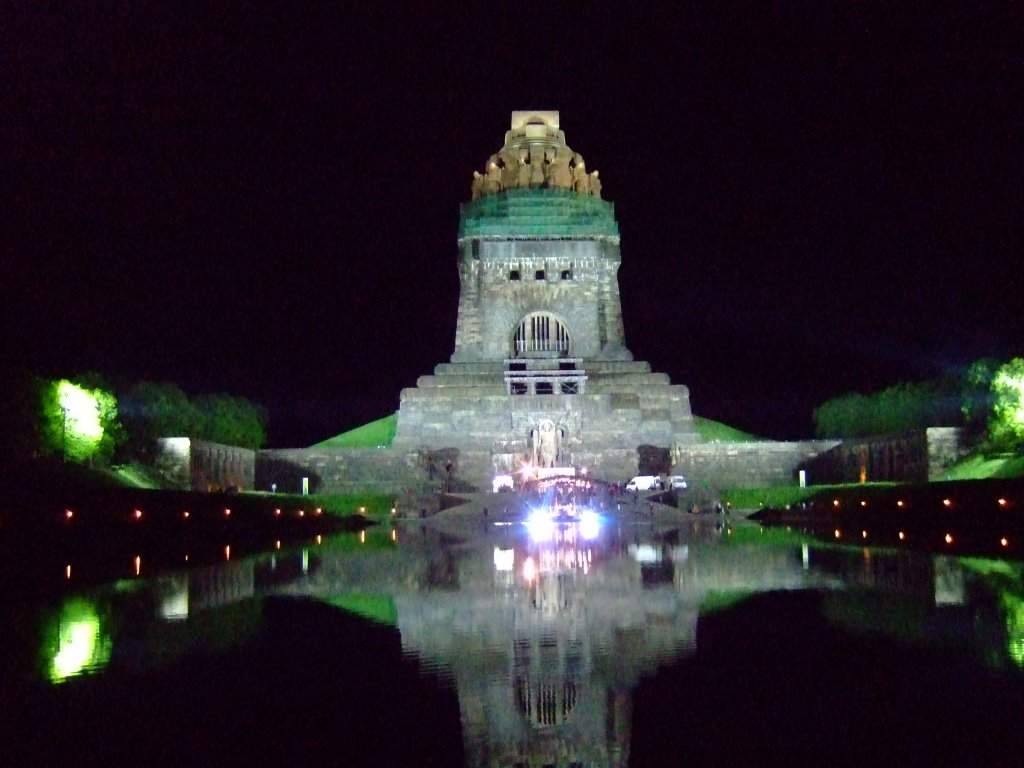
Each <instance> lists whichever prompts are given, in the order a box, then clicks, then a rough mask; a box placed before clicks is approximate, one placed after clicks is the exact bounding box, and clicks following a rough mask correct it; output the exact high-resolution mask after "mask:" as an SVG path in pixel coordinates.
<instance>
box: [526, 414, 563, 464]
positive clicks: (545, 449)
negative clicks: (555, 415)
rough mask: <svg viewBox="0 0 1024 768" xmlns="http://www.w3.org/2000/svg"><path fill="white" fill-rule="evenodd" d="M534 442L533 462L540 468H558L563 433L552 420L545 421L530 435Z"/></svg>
mask: <svg viewBox="0 0 1024 768" xmlns="http://www.w3.org/2000/svg"><path fill="white" fill-rule="evenodd" d="M530 437H531V439H532V442H533V461H534V464H536V466H538V467H557V466H558V452H559V449H560V448H561V432H559V430H558V429H557V428H556V427H555V424H554V422H552V421H551V420H550V419H544V420H543V421H542V422H541V423H540V424H539V425H538V427H537V428H536V429H534V430H533V431H532V432H531V433H530Z"/></svg>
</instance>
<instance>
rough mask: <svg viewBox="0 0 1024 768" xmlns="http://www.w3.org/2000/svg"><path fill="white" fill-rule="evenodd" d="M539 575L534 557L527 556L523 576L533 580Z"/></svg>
mask: <svg viewBox="0 0 1024 768" xmlns="http://www.w3.org/2000/svg"><path fill="white" fill-rule="evenodd" d="M536 575H537V566H536V565H535V564H534V562H533V558H532V557H528V558H526V562H524V563H523V578H524V579H526V580H527V581H533V579H534V577H535V576H536Z"/></svg>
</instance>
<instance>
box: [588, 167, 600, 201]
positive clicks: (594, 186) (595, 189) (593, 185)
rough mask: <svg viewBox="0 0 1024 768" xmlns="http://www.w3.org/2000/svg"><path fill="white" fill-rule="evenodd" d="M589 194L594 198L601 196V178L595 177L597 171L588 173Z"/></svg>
mask: <svg viewBox="0 0 1024 768" xmlns="http://www.w3.org/2000/svg"><path fill="white" fill-rule="evenodd" d="M590 194H592V195H593V196H594V197H596V198H600V197H601V179H599V178H598V177H597V171H594V172H593V173H592V174H590Z"/></svg>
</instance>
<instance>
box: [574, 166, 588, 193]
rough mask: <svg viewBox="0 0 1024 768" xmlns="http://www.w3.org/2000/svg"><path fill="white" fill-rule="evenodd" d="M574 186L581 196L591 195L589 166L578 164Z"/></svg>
mask: <svg viewBox="0 0 1024 768" xmlns="http://www.w3.org/2000/svg"><path fill="white" fill-rule="evenodd" d="M572 176H573V178H572V186H573V189H575V190H576V191H577V192H579V193H580V194H581V195H589V194H590V177H589V176H588V175H587V166H586V165H584V164H583V162H582V161H580V162H578V163H576V168H575V170H574V171H573V174H572Z"/></svg>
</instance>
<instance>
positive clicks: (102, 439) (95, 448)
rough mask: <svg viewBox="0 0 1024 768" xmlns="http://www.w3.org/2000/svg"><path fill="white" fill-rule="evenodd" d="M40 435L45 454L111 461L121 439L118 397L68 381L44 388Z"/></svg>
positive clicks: (75, 458) (69, 459)
mask: <svg viewBox="0 0 1024 768" xmlns="http://www.w3.org/2000/svg"><path fill="white" fill-rule="evenodd" d="M40 406H41V411H42V419H41V433H42V448H43V451H42V452H43V453H44V454H49V455H55V456H60V457H62V458H63V459H64V460H65V461H72V462H84V461H90V462H92V461H100V462H106V461H109V460H110V458H111V456H112V455H113V453H114V449H115V448H116V447H117V443H118V440H119V438H120V423H119V422H118V419H117V398H116V397H115V396H114V394H113V392H110V391H107V390H105V389H102V388H95V389H90V388H88V387H86V386H82V385H81V384H78V383H76V382H73V381H70V380H68V379H59V380H55V381H50V382H47V384H46V385H45V386H44V387H43V388H42V392H41V398H40Z"/></svg>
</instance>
